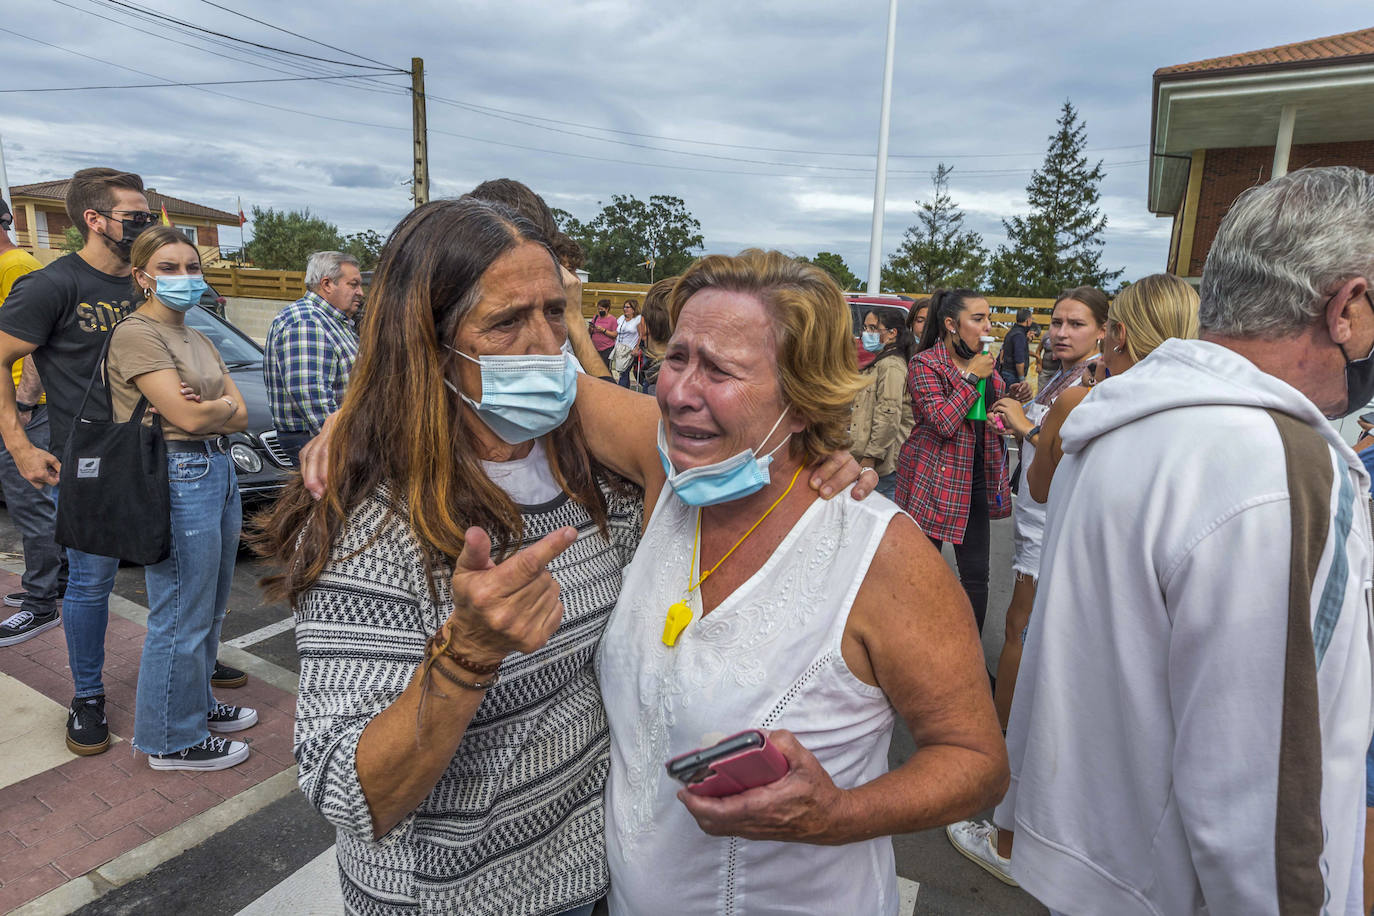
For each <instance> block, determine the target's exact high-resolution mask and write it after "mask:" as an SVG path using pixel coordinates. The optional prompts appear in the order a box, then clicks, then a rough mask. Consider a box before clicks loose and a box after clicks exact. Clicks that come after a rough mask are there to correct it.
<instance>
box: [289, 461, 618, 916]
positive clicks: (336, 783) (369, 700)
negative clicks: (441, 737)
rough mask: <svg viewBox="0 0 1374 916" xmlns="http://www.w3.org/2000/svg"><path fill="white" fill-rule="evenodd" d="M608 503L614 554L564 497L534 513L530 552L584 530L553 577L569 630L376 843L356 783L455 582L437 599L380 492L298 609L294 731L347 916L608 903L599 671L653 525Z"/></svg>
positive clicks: (510, 674)
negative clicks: (605, 639) (363, 748)
mask: <svg viewBox="0 0 1374 916" xmlns="http://www.w3.org/2000/svg"><path fill="white" fill-rule="evenodd" d="M606 496H607V500H608V504H609V512H610V526H609V528H610V537H609V538H606V537H603V536H602V535H601V533H600V532H599V531H598V530H597V527H596V525H595V524H594V523H593V522H592V520H591V518H590V517H589V516H588V515H587V513H586V511H585V510H584V509H583V508H582V507H581V506H579V505H578V504H577V503H575V502H573V501H572V500H571V499H569V498H568V497H567V496H565V495H560V496H559V497H558V498H557V499H555V500H553V501H551V502H549V503H546V504H544V505H541V506H532V507H522V514H523V518H524V526H525V531H524V544H532V543H534V542H535V541H538V540H539V539H540V538H542V537H544V536H545V535H547V534H548V533H549V532H551V531H553V530H555V529H557V528H559V527H562V526H564V525H570V526H572V527H574V528H576V529H577V532H578V536H577V541H576V542H575V543H574V544H573V545H572V546H571V547H569V548H568V549H567V550H566V551H564V552H563V553H562V554H561V555H560V556H559V557H558V558H557V559H555V560H554V561H553V563H551V564H550V567H549V568H550V571H551V572H552V573H553V576H554V578H555V580H556V581H557V582H558V584H559V587H560V597H561V598H562V599H563V603H564V606H565V609H566V610H565V612H564V615H563V621H562V623H561V624H560V625H559V628H558V630H557V632H555V633H554V635H553V637H552V638H551V639H550V640H549V641H548V643H547V644H546V645H545V646H544V647H543V648H542V649H540V650H539V651H538V652H535V653H534V654H532V655H519V654H517V655H513V656H511V657H510V658H508V659H506V661H505V662H504V663H503V664H502V667H501V680H500V683H499V684H497V686H496V687H494V688H492V689H491V690H489V691H488V692H487V695H486V696H485V698H484V699H483V701H482V704H481V706H479V707H478V709H477V712H476V714H475V715H474V716H473V719H472V722H471V724H470V725H469V726H468V729H467V732H466V734H464V736H463V741H462V744H461V745H459V748H458V752H457V753H456V754H455V755H454V758H453V762H452V763H451V764H450V766H449V768H448V769H447V770H446V771H445V772H444V774H443V776H441V777H440V779H439V782H438V784H437V785H436V786H435V787H434V790H433V791H432V792H430V794H429V796H428V797H426V798H425V800H424V801H423V802H421V803H420V805H419V807H418V808H416V810H415V811H414V812H412V813H411V814H410V815H409V816H407V817H406V819H405V820H403V821H402V822H401V823H400V824H398V825H397V826H396V827H395V828H393V829H392V830H391V831H390V832H388V833H387V834H386V835H385V836H383V837H382V838H381V839H379V840H376V841H374V840H373V839H372V819H371V815H370V813H369V811H368V807H367V801H366V799H365V798H364V796H363V792H362V788H361V786H360V785H359V782H358V774H357V768H356V764H355V759H354V757H355V754H356V752H357V747H358V739H359V737H360V736H361V735H362V732H363V729H364V728H365V727H366V726H367V724H368V722H370V721H371V720H372V717H373V716H375V715H377V714H378V713H380V712H381V711H382V710H383V709H385V708H387V707H388V706H389V705H390V704H391V703H393V702H394V701H395V700H396V698H397V697H398V696H400V694H401V692H402V691H403V690H404V689H405V687H406V685H407V684H408V683H409V681H410V679H411V678H412V676H413V675H414V673H415V670H416V668H417V667H418V666H419V665H420V664H421V662H422V661H423V659H424V645H425V641H426V640H427V639H428V638H429V636H430V635H431V634H432V633H434V632H436V631H437V630H438V628H439V627H440V625H441V624H442V623H443V621H444V619H445V618H447V617H448V615H449V613H450V612H451V611H452V609H453V600H452V597H451V595H450V593H449V587H448V577H447V575H446V574H445V575H442V576H439V577H438V581H437V583H436V585H437V586H438V602H437V604H436V603H435V602H434V601H432V600H431V598H430V593H429V589H428V586H427V584H426V576H425V572H424V568H423V565H422V562H421V559H420V550H419V544H418V542H417V541H416V540H415V537H414V534H413V533H412V532H411V530H410V528H409V526H408V525H407V524H406V522H405V515H406V513H405V509H404V507H403V505H402V504H401V502H400V500H399V499H398V498H397V497H395V496H393V495H392V494H391V493H390V492H389V491H388V490H387V489H386V488H385V487H383V488H379V490H378V492H377V493H375V494H374V495H373V496H372V497H370V498H369V499H367V500H366V501H364V502H363V503H362V504H360V505H359V506H358V507H357V508H356V509H355V510H354V511H353V513H352V514H351V516H350V518H349V521H348V524H347V527H346V529H345V531H344V533H343V535H342V536H341V537H340V538H339V540H338V543H336V544H335V545H334V550H333V554H332V556H331V560H330V563H329V565H328V567H327V568H326V570H325V572H324V574H323V575H322V576H321V577H320V580H319V581H318V582H317V583H316V585H315V586H314V588H312V589H311V590H310V591H308V592H307V593H305V594H304V595H303V596H302V598H301V601H300V607H299V609H298V618H297V626H296V645H297V648H298V650H299V653H300V671H301V679H300V694H299V697H298V700H297V705H296V730H295V754H296V761H297V762H298V763H299V764H300V787H301V790H302V791H303V792H304V793H305V795H306V797H307V798H308V799H309V800H310V802H311V804H313V805H314V806H315V807H316V808H317V809H318V810H319V811H320V813H321V814H322V815H323V816H324V817H325V818H326V819H327V820H329V821H330V822H331V823H333V824H334V825H335V826H336V827H337V828H338V857H339V870H340V876H341V881H342V885H343V898H344V904H345V908H346V910H347V911H348V912H349V913H351V914H360V916H373V914H387V916H390V914H401V913H406V914H410V913H464V914H470V916H483V914H491V916H523V914H530V916H534V914H555V913H561V912H563V911H564V910H567V909H570V908H572V907H575V906H579V905H581V904H585V903H590V902H591V901H594V900H596V899H598V898H599V897H601V896H602V895H603V894H604V893H605V892H606V887H607V871H606V861H605V859H606V857H605V844H604V832H605V831H604V822H603V814H602V798H601V796H602V789H603V787H604V785H605V780H606V772H607V767H608V764H607V754H608V733H607V728H606V714H605V710H604V709H603V708H602V705H601V694H600V690H599V689H598V686H597V682H596V678H595V675H594V672H593V667H592V656H593V653H594V652H595V650H596V645H597V641H598V640H599V639H600V636H601V632H602V630H603V629H604V628H605V625H606V621H607V620H608V619H609V617H610V613H611V610H612V608H614V607H615V603H616V598H617V596H618V594H619V592H620V577H621V571H622V570H623V569H624V567H625V566H626V565H627V564H628V563H629V562H630V557H631V556H632V555H633V553H634V550H635V547H636V546H637V545H638V543H639V537H640V527H641V522H642V516H643V503H642V501H641V500H640V499H638V498H635V497H627V496H624V495H621V494H616V493H614V492H612V491H610V490H607V491H606ZM369 541H370V543H369Z"/></svg>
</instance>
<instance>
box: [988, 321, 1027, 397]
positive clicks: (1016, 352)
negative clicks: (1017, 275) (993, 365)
mask: <svg viewBox="0 0 1374 916" xmlns="http://www.w3.org/2000/svg"><path fill="white" fill-rule="evenodd" d="M1033 314H1034V313H1033V312H1032V311H1031V310H1030V309H1021V310H1020V311H1018V312H1017V313H1016V324H1014V325H1012V326H1011V328H1010V329H1008V331H1007V336H1006V337H1004V338H1002V352H1000V353H999V354H997V371H998V372H999V373H1000V374H1001V376H1002V381H1004V382H1006V383H1007V387H1008V388H1010V387H1011V386H1012V385H1015V384H1016V383H1017V382H1023V381H1025V379H1026V369H1027V368H1028V367H1029V366H1030V338H1029V331H1030V326H1031V316H1032V315H1033Z"/></svg>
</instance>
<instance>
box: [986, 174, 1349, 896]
mask: <svg viewBox="0 0 1374 916" xmlns="http://www.w3.org/2000/svg"><path fill="white" fill-rule="evenodd" d="M1371 281H1374V175H1369V174H1366V173H1364V172H1361V171H1359V170H1357V169H1352V168H1322V169H1303V170H1301V171H1297V172H1293V173H1292V174H1290V175H1287V176H1285V177H1283V178H1278V179H1275V180H1273V181H1271V182H1269V183H1268V184H1265V185H1261V186H1259V187H1256V188H1252V189H1250V190H1249V191H1246V192H1245V193H1244V194H1242V195H1241V196H1240V197H1239V198H1238V199H1237V200H1236V202H1235V204H1234V205H1232V207H1231V211H1230V212H1229V213H1228V214H1227V215H1226V218H1225V219H1224V220H1223V221H1222V223H1221V228H1220V229H1219V230H1218V232H1217V236H1216V240H1215V242H1214V243H1213V244H1212V248H1211V251H1210V253H1209V254H1208V257H1207V265H1206V268H1205V269H1204V271H1203V276H1202V286H1201V296H1202V304H1201V308H1200V309H1199V315H1198V318H1199V326H1200V328H1201V339H1200V340H1166V341H1165V342H1164V343H1163V344H1162V345H1161V346H1159V347H1158V348H1156V349H1155V350H1154V352H1152V353H1151V354H1150V355H1149V356H1148V357H1147V358H1146V359H1144V360H1142V361H1141V362H1140V363H1139V365H1136V366H1133V367H1131V369H1130V371H1129V372H1124V373H1121V374H1120V375H1114V376H1113V377H1112V378H1111V379H1109V380H1107V381H1106V382H1103V383H1101V384H1099V385H1098V386H1097V387H1096V388H1094V389H1093V394H1092V397H1091V398H1088V399H1087V400H1085V401H1084V402H1083V403H1082V404H1081V405H1080V406H1079V407H1077V408H1076V409H1075V410H1074V412H1073V414H1072V415H1071V416H1070V417H1069V419H1068V420H1067V421H1065V423H1064V426H1063V428H1062V430H1061V433H1060V435H1061V438H1062V440H1063V445H1064V459H1063V461H1062V462H1061V463H1060V465H1059V467H1058V469H1057V470H1056V471H1055V475H1054V492H1053V493H1052V494H1051V496H1050V505H1049V518H1048V522H1047V525H1046V529H1045V545H1044V555H1043V558H1042V560H1041V565H1040V590H1039V591H1038V592H1037V594H1036V596H1035V611H1034V613H1033V615H1032V617H1031V625H1030V633H1029V636H1028V637H1027V639H1026V651H1025V656H1024V657H1023V659H1022V662H1021V673H1020V677H1019V679H1018V682H1017V688H1016V700H1015V702H1014V704H1013V706H1012V710H1011V721H1010V723H1009V724H1008V728H1007V749H1008V756H1009V757H1010V760H1011V770H1012V783H1011V789H1010V791H1009V792H1008V794H1007V796H1006V798H1005V799H1004V800H1003V802H1002V804H1001V805H1000V806H999V807H998V808H997V811H996V814H995V816H994V820H995V821H996V823H997V824H998V825H999V826H1001V827H1004V828H1011V829H1015V832H1016V843H1015V847H1014V848H1013V849H1012V852H1011V862H1010V868H1011V874H1012V876H1013V877H1014V878H1015V879H1016V880H1017V881H1019V882H1020V883H1021V886H1022V887H1023V888H1025V889H1026V890H1028V891H1030V893H1032V894H1033V895H1035V896H1036V897H1038V898H1039V899H1040V901H1041V902H1042V903H1044V904H1045V905H1046V906H1048V907H1049V908H1050V909H1051V910H1053V911H1060V912H1064V913H1070V914H1079V913H1113V914H1127V916H1135V914H1139V916H1147V914H1153V916H1184V914H1189V916H1191V914H1196V913H1203V912H1206V913H1211V914H1213V916H1220V914H1245V916H1279V914H1287V913H1329V914H1332V916H1337V914H1339V916H1356V914H1359V913H1363V912H1366V911H1367V908H1366V907H1364V906H1363V905H1362V903H1361V867H1360V854H1361V849H1362V846H1363V840H1364V812H1363V810H1362V809H1363V808H1364V802H1365V768H1364V757H1365V751H1366V749H1367V748H1368V746H1369V739H1370V708H1371V681H1370V678H1371V657H1370V656H1371V651H1370V617H1369V603H1368V602H1369V596H1368V590H1369V587H1370V557H1371V545H1370V518H1369V512H1368V504H1369V476H1368V474H1367V472H1366V471H1365V469H1364V466H1363V464H1362V463H1361V461H1360V459H1359V457H1358V456H1356V455H1355V454H1354V452H1352V451H1351V450H1350V447H1349V446H1348V445H1346V444H1345V442H1344V441H1342V439H1341V437H1340V435H1339V434H1338V433H1337V432H1336V430H1335V429H1334V428H1333V427H1332V426H1331V424H1329V423H1328V422H1327V421H1326V419H1325V417H1339V416H1343V415H1346V414H1349V413H1352V412H1355V411H1358V410H1361V409H1363V408H1364V406H1365V404H1367V403H1368V402H1369V401H1370V399H1371V398H1372V397H1374V298H1371V293H1370V284H1371ZM1135 332H1137V329H1135V328H1132V327H1126V326H1122V325H1114V326H1113V327H1112V328H1109V329H1108V334H1107V338H1106V346H1107V347H1108V353H1109V358H1111V355H1112V354H1121V353H1124V352H1128V351H1129V348H1128V347H1127V343H1128V342H1129V338H1130V335H1131V334H1132V333H1135ZM984 861H987V860H986V859H984ZM999 864H1000V863H999Z"/></svg>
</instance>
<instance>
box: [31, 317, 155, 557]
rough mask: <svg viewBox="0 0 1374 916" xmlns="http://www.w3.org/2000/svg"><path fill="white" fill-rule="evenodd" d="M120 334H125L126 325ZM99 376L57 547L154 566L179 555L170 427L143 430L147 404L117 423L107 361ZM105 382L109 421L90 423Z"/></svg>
mask: <svg viewBox="0 0 1374 916" xmlns="http://www.w3.org/2000/svg"><path fill="white" fill-rule="evenodd" d="M115 327H119V325H118V324H116V325H115ZM113 337H114V330H113V329H111V330H110V333H109V334H108V335H106V337H105V347H104V348H103V349H102V350H101V352H100V359H99V361H98V362H97V363H96V366H95V371H94V372H93V373H91V380H90V381H89V382H88V383H87V384H86V393H85V395H84V396H82V398H81V408H80V410H78V411H77V412H76V417H75V419H74V420H73V421H72V432H71V436H70V437H69V438H68V439H67V446H66V448H65V449H64V450H63V452H62V471H61V474H60V475H59V484H58V485H59V488H60V489H59V493H58V500H57V532H56V536H55V538H54V539H55V540H56V541H57V543H59V544H61V545H62V546H64V547H72V548H75V549H76V550H80V551H84V552H85V553H93V554H96V555H97V556H102V557H118V558H119V559H121V560H124V561H125V562H128V563H138V564H141V565H143V566H151V565H152V564H154V563H160V562H162V561H163V560H165V559H167V557H168V556H170V555H171V552H172V504H171V492H170V490H169V488H168V484H167V445H166V443H165V442H163V441H162V424H161V423H153V425H152V426H144V425H143V416H144V414H145V413H146V412H147V409H148V399H147V398H145V397H140V398H139V399H138V406H136V407H135V408H134V412H133V415H132V416H131V417H130V418H129V420H128V422H126V423H115V422H113V420H112V418H113V417H114V408H113V406H112V404H111V400H110V380H109V376H108V374H107V372H106V366H105V357H106V354H108V352H109V349H110V340H111V339H112V338H113ZM97 378H99V379H101V380H102V381H103V382H104V383H105V419H102V420H92V419H89V418H87V416H86V407H87V404H88V402H89V401H90V399H91V389H92V388H93V387H95V381H96V379H97Z"/></svg>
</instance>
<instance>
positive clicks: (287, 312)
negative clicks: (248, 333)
mask: <svg viewBox="0 0 1374 916" xmlns="http://www.w3.org/2000/svg"><path fill="white" fill-rule="evenodd" d="M305 288H306V294H305V295H304V296H302V297H301V298H300V299H297V300H296V301H295V302H294V303H293V304H291V305H289V306H287V307H286V308H284V309H282V310H281V312H280V313H278V315H277V317H276V318H274V319H272V326H271V327H270V328H269V329H268V331H267V356H266V359H265V360H264V361H263V364H262V374H263V379H264V380H265V381H266V383H267V398H268V401H269V403H270V404H271V406H272V421H273V425H275V426H276V428H277V441H278V442H279V443H280V444H281V446H282V448H284V449H285V450H286V452H287V454H289V455H290V456H291V460H292V461H293V462H294V461H295V460H296V459H297V457H298V456H299V455H300V450H301V446H303V445H305V443H307V442H309V441H310V440H311V438H313V437H314V436H315V434H316V433H318V432H319V431H320V427H321V426H323V425H324V421H325V418H327V417H328V416H329V415H330V414H331V413H333V412H334V411H336V410H338V409H339V405H340V404H341V403H342V402H343V395H344V390H345V389H346V388H347V387H348V376H349V373H350V372H352V371H353V361H354V360H355V359H357V358H358V327H357V322H356V317H357V314H358V310H359V309H360V308H362V304H363V279H362V273H361V272H360V271H359V270H358V261H357V259H355V258H353V257H351V256H350V255H346V254H344V253H342V252H339V251H317V252H315V253H314V254H312V255H311V256H310V259H309V260H308V261H307V262H306V266H305Z"/></svg>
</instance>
